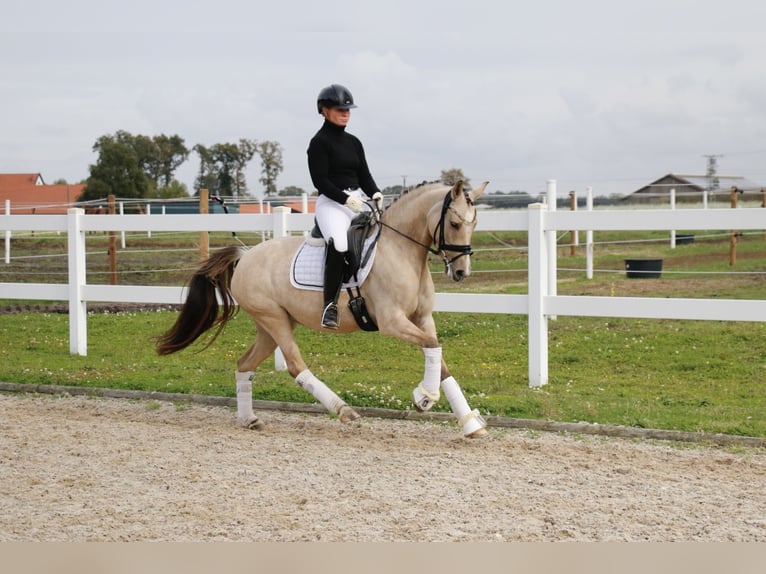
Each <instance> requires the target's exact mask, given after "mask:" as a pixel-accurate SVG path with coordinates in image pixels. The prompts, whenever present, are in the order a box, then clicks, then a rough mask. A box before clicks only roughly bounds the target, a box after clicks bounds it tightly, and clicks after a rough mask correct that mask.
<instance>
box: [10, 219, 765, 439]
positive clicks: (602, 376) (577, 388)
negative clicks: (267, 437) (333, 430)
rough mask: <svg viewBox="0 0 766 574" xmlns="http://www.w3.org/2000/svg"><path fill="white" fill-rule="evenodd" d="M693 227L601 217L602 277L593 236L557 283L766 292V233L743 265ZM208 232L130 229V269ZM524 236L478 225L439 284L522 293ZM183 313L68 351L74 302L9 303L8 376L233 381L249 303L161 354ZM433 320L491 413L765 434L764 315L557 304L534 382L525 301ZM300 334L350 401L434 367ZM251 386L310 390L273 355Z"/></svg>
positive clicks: (265, 392)
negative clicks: (44, 306)
mask: <svg viewBox="0 0 766 574" xmlns="http://www.w3.org/2000/svg"><path fill="white" fill-rule="evenodd" d="M679 233H681V232H680V231H679ZM685 233H686V232H685ZM694 233H695V234H696V239H695V242H694V243H692V244H689V245H679V246H678V247H677V248H676V249H670V247H669V244H668V243H669V242H668V234H667V233H665V232H629V233H626V232H599V233H597V234H596V241H598V242H603V243H600V244H597V245H596V249H595V262H594V268H595V270H596V273H595V275H594V278H593V279H591V280H588V279H586V278H585V273H584V269H585V258H584V255H583V253H584V248H583V246H580V247H579V248H578V249H577V250H576V253H575V255H574V256H572V255H569V247H568V246H566V245H561V246H560V248H559V256H558V266H559V271H558V286H557V287H558V293H559V294H561V295H598V296H620V297H692V298H695V297H696V298H731V299H764V298H766V273H765V272H766V238H764V235H763V233H752V234H747V235H745V236H743V237H742V238H741V239H740V241H739V243H738V245H737V262H736V265H735V266H732V265H730V262H729V240H728V236H727V235H726V234H717V235H716V236H714V237H705V233H704V232H703V231H694ZM239 235H240V238H241V239H242V241H243V242H245V243H246V244H253V243H256V242H257V241H258V240H259V235H258V234H249V235H248V234H239ZM198 240H199V234H195V233H186V234H160V233H156V234H153V236H152V237H151V238H148V237H146V235H145V234H143V235H141V234H136V235H134V236H129V237H128V246H127V247H128V249H127V250H126V251H122V250H120V251H119V253H118V271H119V272H120V276H119V277H120V283H121V284H125V285H128V284H133V285H151V284H159V285H180V284H183V282H184V281H185V278H186V277H187V275H188V273H189V269H191V268H194V267H196V264H197V261H198V258H199V254H198V253H197V252H196V251H195V249H194V247H195V245H196V242H197V241H198ZM565 241H568V236H565V237H564V238H563V239H561V240H560V242H561V243H563V242H565ZM581 241H584V234H582V235H581ZM236 242H237V240H236V239H235V238H232V237H231V234H227V233H215V234H211V244H212V246H213V248H214V247H216V246H222V245H227V244H232V243H236ZM525 242H526V236H525V235H524V234H522V233H516V232H493V233H487V232H483V233H477V234H476V235H475V237H474V241H473V247H474V250H475V255H474V256H473V257H472V266H473V269H474V274H473V275H472V276H471V277H470V278H469V279H468V280H466V281H463V282H461V283H454V282H452V281H449V280H447V279H446V278H445V277H444V275H443V273H442V271H443V265H442V263H441V262H440V260H439V259H438V258H432V259H431V269H432V271H433V272H434V281H435V284H436V289H437V291H440V292H447V291H462V292H474V293H508V294H524V293H526V292H527V283H526V282H527V276H526V267H527V261H526V253H525V248H526V244H525ZM106 246H107V238H106V237H105V236H104V235H92V236H88V251H89V252H90V253H91V255H89V256H88V282H89V283H106V282H108V274H107V271H108V258H107V256H106V253H105V249H106ZM508 246H513V248H512V249H507V247H508ZM45 253H50V254H58V255H62V254H65V253H66V245H65V238H64V237H62V236H59V235H47V236H35V237H23V236H18V237H17V236H14V240H13V248H12V254H13V257H14V260H13V261H12V262H11V264H9V265H6V266H4V267H3V269H2V270H0V281H3V282H25V281H26V282H30V281H31V282H38V281H51V274H54V275H53V276H54V277H56V275H55V274H56V273H60V274H61V275H62V278H61V279H60V281H59V282H64V281H65V277H66V258H65V257H55V258H51V259H36V258H30V259H24V258H22V257H20V256H23V255H30V256H39V255H42V254H45ZM629 257H662V258H663V259H664V268H663V276H662V278H661V279H652V280H643V279H639V280H636V279H627V278H626V277H625V272H624V271H625V270H624V259H625V258H629ZM42 271H44V272H45V274H46V275H45V276H44V277H41V276H40V275H39V273H41V272H42ZM743 272H750V273H743ZM54 280H55V279H54ZM21 303H25V302H22V301H16V300H12V301H0V304H2V305H7V306H15V305H19V304H21ZM26 303H27V304H32V305H36V304H39V303H40V302H38V301H32V302H26ZM175 316H176V315H175V312H173V311H156V312H150V311H144V312H135V313H133V312H124V313H118V314H114V313H111V314H109V313H93V314H91V316H90V317H89V318H88V356H87V357H80V356H75V355H70V354H69V333H68V317H67V315H66V314H57V313H40V312H24V313H18V314H5V315H0V343H2V344H1V345H0V380H2V381H6V382H16V383H35V384H60V385H79V386H91V387H109V388H117V389H119V388H124V389H139V390H152V391H164V392H175V393H195V394H209V395H219V396H234V376H233V373H234V369H235V368H236V360H237V358H238V357H239V355H240V354H241V353H243V352H244V351H245V350H246V348H247V347H248V346H249V345H250V343H251V342H252V339H253V335H254V332H253V325H252V322H251V321H250V318H249V317H248V316H247V315H246V314H245V313H241V314H240V315H239V316H238V317H237V318H236V319H235V320H234V321H232V322H231V323H230V324H229V326H228V327H227V329H226V330H225V331H224V333H223V335H222V336H221V337H220V338H219V339H218V340H217V341H216V342H215V343H214V344H213V345H212V346H211V347H210V348H209V349H207V350H205V351H202V352H200V350H201V348H202V345H198V346H196V347H195V348H192V349H190V350H187V351H184V352H182V353H180V354H177V355H171V356H169V357H158V356H157V355H156V354H155V353H154V343H153V338H154V337H156V336H157V335H159V334H160V333H162V332H163V331H165V330H166V329H168V328H169V327H170V325H171V324H172V323H173V321H174V320H175ZM436 321H437V327H438V331H439V337H440V340H441V343H442V346H443V348H444V356H445V359H446V361H447V363H448V364H449V365H450V368H451V370H452V373H453V375H455V377H456V379H457V380H458V382H459V383H460V384H461V386H462V387H463V390H464V391H465V394H466V396H467V398H468V400H469V402H470V404H471V406H472V407H478V408H480V409H481V411H482V412H483V413H485V414H492V415H504V416H511V417H519V418H530V419H551V420H557V421H562V422H579V421H586V422H592V423H600V424H616V425H627V426H635V427H647V428H659V429H673V430H683V431H706V432H721V433H728V434H737V435H749V436H757V437H766V345H764V343H763V341H765V340H766V323H744V322H743V323H727V322H714V321H671V320H636V319H608V320H607V319H600V318H587V317H559V318H558V320H556V321H551V322H550V323H549V376H550V381H549V384H548V385H546V386H544V387H542V388H540V389H530V388H529V387H528V384H527V377H528V358H527V357H528V349H527V319H526V317H525V316H506V315H481V314H466V313H437V314H436ZM296 334H297V338H298V342H299V345H300V346H301V349H302V351H303V355H304V359H305V360H306V362H307V363H308V365H309V367H310V368H311V369H312V370H313V371H314V373H315V374H316V375H317V376H318V377H320V378H321V379H323V380H324V381H325V382H327V384H328V385H329V386H330V387H331V388H333V389H334V390H336V391H337V392H338V393H339V394H340V395H341V396H342V397H343V398H344V399H345V400H347V401H348V402H349V403H350V404H352V405H355V406H374V407H387V408H402V409H403V408H408V407H409V404H410V393H411V391H412V388H413V387H414V386H415V385H416V384H417V383H418V382H419V381H420V378H421V376H422V373H423V357H422V354H421V353H420V351H419V350H418V349H416V348H413V347H412V346H409V345H407V344H405V343H402V342H400V341H398V340H395V339H391V338H384V337H380V336H379V335H378V334H374V333H359V334H356V335H354V336H348V337H340V336H335V335H329V334H317V333H313V332H311V331H309V330H307V329H304V328H299V329H298V330H297V332H296ZM254 397H255V398H257V399H264V400H276V401H290V402H313V398H312V397H311V396H310V395H308V394H307V393H305V392H304V391H303V390H302V389H300V388H299V387H298V386H297V385H296V384H295V382H294V381H293V380H292V379H291V378H290V376H289V375H287V374H286V373H284V372H276V371H275V370H274V364H273V361H272V360H269V361H266V362H265V363H264V364H263V365H261V367H260V368H259V370H258V372H257V374H256V385H255V386H254ZM438 407H439V408H441V409H442V410H446V408H447V405H446V403H445V402H444V401H442V403H440V405H439V406H438Z"/></svg>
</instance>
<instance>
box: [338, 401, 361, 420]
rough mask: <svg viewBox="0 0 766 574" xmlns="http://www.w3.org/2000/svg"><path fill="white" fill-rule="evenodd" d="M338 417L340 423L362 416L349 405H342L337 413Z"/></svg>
mask: <svg viewBox="0 0 766 574" xmlns="http://www.w3.org/2000/svg"><path fill="white" fill-rule="evenodd" d="M338 417H339V418H340V422H342V423H350V422H352V421H355V420H357V419H360V418H362V415H360V414H359V413H358V412H356V411H355V410H354V409H352V408H351V407H350V406H348V405H343V406H342V407H341V408H340V412H339V413H338Z"/></svg>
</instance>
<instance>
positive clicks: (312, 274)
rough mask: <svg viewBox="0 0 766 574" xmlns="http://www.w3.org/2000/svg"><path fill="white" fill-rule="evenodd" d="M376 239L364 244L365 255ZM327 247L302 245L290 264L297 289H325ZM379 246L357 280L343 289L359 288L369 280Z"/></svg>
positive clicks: (375, 248)
mask: <svg viewBox="0 0 766 574" xmlns="http://www.w3.org/2000/svg"><path fill="white" fill-rule="evenodd" d="M373 239H374V237H368V238H367V239H366V240H365V242H364V253H367V250H368V249H370V244H371V243H372V241H373ZM325 249H326V247H325V246H324V245H320V246H316V245H310V244H309V243H306V242H304V243H302V244H301V246H300V247H299V248H298V251H297V252H296V253H295V256H294V257H293V261H292V263H291V264H290V283H292V285H293V287H295V288H296V289H308V290H310V291H322V289H323V288H324V255H325ZM376 251H377V244H376V245H374V246H373V247H372V253H371V254H370V257H369V259H368V260H367V263H366V264H365V265H364V267H362V268H361V269H360V270H359V273H357V280H356V281H354V280H353V279H352V280H351V281H349V282H348V283H344V284H343V286H342V287H343V289H345V288H347V287H359V286H361V285H362V283H364V280H365V279H367V276H368V275H369V274H370V270H371V269H372V264H373V262H374V261H375V252H376Z"/></svg>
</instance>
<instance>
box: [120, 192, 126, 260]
mask: <svg viewBox="0 0 766 574" xmlns="http://www.w3.org/2000/svg"><path fill="white" fill-rule="evenodd" d="M120 215H125V202H124V201H121V202H120ZM120 245H121V246H122V248H123V249H125V230H124V229H123V230H122V231H120Z"/></svg>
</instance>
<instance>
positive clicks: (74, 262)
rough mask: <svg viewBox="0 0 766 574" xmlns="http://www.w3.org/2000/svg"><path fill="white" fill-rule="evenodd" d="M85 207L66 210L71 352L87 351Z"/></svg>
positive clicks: (77, 353)
mask: <svg viewBox="0 0 766 574" xmlns="http://www.w3.org/2000/svg"><path fill="white" fill-rule="evenodd" d="M84 214H85V210H84V209H79V208H76V207H73V208H71V209H67V255H68V260H69V279H68V281H69V353H70V354H72V355H82V356H85V355H87V354H88V324H87V320H88V312H87V306H86V302H85V300H84V298H83V287H84V286H85V269H86V265H85V232H84V231H83V230H82V218H83V217H84Z"/></svg>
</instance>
